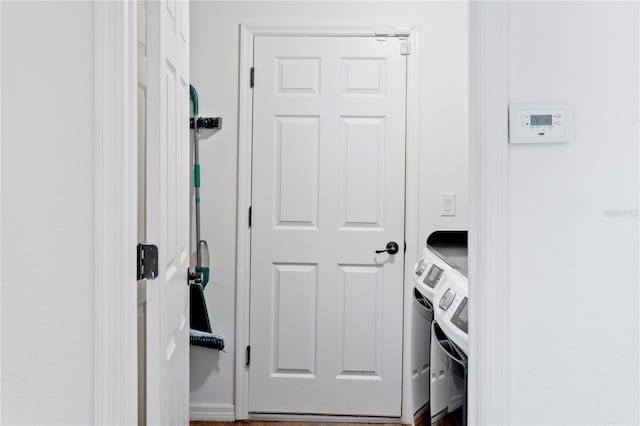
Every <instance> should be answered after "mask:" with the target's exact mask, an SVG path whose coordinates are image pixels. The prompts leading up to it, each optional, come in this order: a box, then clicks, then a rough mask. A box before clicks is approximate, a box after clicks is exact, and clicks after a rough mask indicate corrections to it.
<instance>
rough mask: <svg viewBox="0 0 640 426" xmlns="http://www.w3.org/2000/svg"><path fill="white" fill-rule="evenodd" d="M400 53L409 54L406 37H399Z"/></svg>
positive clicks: (408, 44) (409, 45)
mask: <svg viewBox="0 0 640 426" xmlns="http://www.w3.org/2000/svg"><path fill="white" fill-rule="evenodd" d="M400 54H401V55H411V43H409V40H407V39H406V38H401V39H400Z"/></svg>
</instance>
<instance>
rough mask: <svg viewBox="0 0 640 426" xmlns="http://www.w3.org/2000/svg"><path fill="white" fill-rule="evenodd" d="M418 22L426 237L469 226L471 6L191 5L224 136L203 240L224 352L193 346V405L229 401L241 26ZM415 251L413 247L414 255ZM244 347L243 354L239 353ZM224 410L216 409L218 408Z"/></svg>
mask: <svg viewBox="0 0 640 426" xmlns="http://www.w3.org/2000/svg"><path fill="white" fill-rule="evenodd" d="M241 23H254V24H255V23H260V24H264V23H276V24H289V25H295V24H299V25H305V24H311V25H313V24H315V25H321V24H332V25H358V24H361V25H362V24H367V25H371V24H372V23H373V24H376V23H382V24H385V23H386V24H388V23H392V24H398V25H419V26H420V35H421V39H420V52H421V76H422V78H421V81H420V84H421V87H420V108H421V110H420V114H421V119H420V144H421V148H420V159H421V162H422V163H423V164H424V165H425V166H424V167H423V168H422V170H421V176H420V182H421V184H420V224H419V227H420V232H419V234H420V235H419V238H420V240H421V241H422V242H421V244H424V239H425V238H426V237H427V235H428V234H429V233H431V232H432V231H433V230H436V229H467V219H468V218H467V202H466V200H467V172H466V170H467V34H468V29H467V5H466V3H464V2H396V1H388V2H370V3H369V2H361V1H353V2H333V1H327V2H308V1H289V2H270V1H269V2H259V1H257V2H244V1H239V2H199V1H192V3H191V82H192V84H193V85H194V86H195V87H196V88H197V90H198V94H199V100H200V114H201V115H203V116H222V117H223V120H224V121H223V127H224V128H223V130H221V131H220V132H219V133H217V134H216V135H215V136H213V137H211V138H209V139H203V140H202V141H201V147H202V148H201V163H202V235H203V238H204V239H206V240H207V241H208V243H209V247H210V248H211V258H212V268H213V282H212V283H211V284H210V285H209V287H207V289H206V295H207V303H208V305H209V311H210V315H211V319H212V322H213V327H214V329H215V332H217V333H219V334H221V335H223V336H224V337H225V341H226V343H227V347H228V349H227V352H226V353H216V352H213V351H210V350H206V349H200V348H192V352H191V401H192V403H195V404H222V408H224V407H228V406H230V405H231V404H233V396H234V393H233V385H234V379H233V372H234V371H233V366H234V351H235V349H236V348H235V347H234V341H233V336H234V315H235V313H234V306H235V287H234V286H235V248H236V241H235V230H236V226H235V222H236V166H237V136H238V132H237V124H238V84H239V83H238V65H239V25H240V24H241ZM440 192H456V193H457V200H458V206H457V213H458V215H457V217H454V218H444V217H440V216H439V210H438V209H439V194H440ZM416 250H417V248H416ZM240 350H244V349H240ZM216 406H217V407H219V406H218V405H216Z"/></svg>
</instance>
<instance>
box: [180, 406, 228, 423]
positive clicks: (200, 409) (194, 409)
mask: <svg viewBox="0 0 640 426" xmlns="http://www.w3.org/2000/svg"><path fill="white" fill-rule="evenodd" d="M189 418H190V419H191V420H208V421H213V422H233V421H235V420H236V410H235V406H234V405H233V404H211V403H202V402H194V403H191V405H190V406H189Z"/></svg>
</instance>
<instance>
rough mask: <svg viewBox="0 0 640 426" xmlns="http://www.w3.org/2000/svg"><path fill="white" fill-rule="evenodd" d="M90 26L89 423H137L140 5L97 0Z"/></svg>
mask: <svg viewBox="0 0 640 426" xmlns="http://www.w3.org/2000/svg"><path fill="white" fill-rule="evenodd" d="M94 31H95V32H94V36H95V37H94V53H95V57H94V87H95V89H94V93H93V96H94V105H93V107H94V120H95V121H94V126H95V131H94V138H95V142H94V143H95V156H94V197H95V198H94V235H93V238H94V246H93V250H94V259H95V260H94V271H95V272H94V335H93V340H94V366H93V368H94V424H96V425H116V424H117V425H136V424H137V421H138V406H137V405H138V396H137V395H138V386H137V377H138V376H137V330H136V328H137V327H136V324H137V319H136V318H137V313H136V299H137V298H136V292H137V285H136V282H137V279H136V245H137V233H136V227H137V179H138V178H137V157H138V152H137V150H138V144H137V138H138V122H137V68H138V67H137V4H136V3H135V2H96V3H94ZM88 143H89V142H88ZM89 338H91V337H89Z"/></svg>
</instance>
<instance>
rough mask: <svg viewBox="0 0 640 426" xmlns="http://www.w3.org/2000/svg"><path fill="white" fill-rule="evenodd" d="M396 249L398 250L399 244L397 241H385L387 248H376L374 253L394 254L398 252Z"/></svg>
mask: <svg viewBox="0 0 640 426" xmlns="http://www.w3.org/2000/svg"><path fill="white" fill-rule="evenodd" d="M398 250H400V246H398V243H396V242H395V241H390V242H388V243H387V248H386V249H384V250H376V253H385V252H386V253H389V254H396V253H397V252H398Z"/></svg>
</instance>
